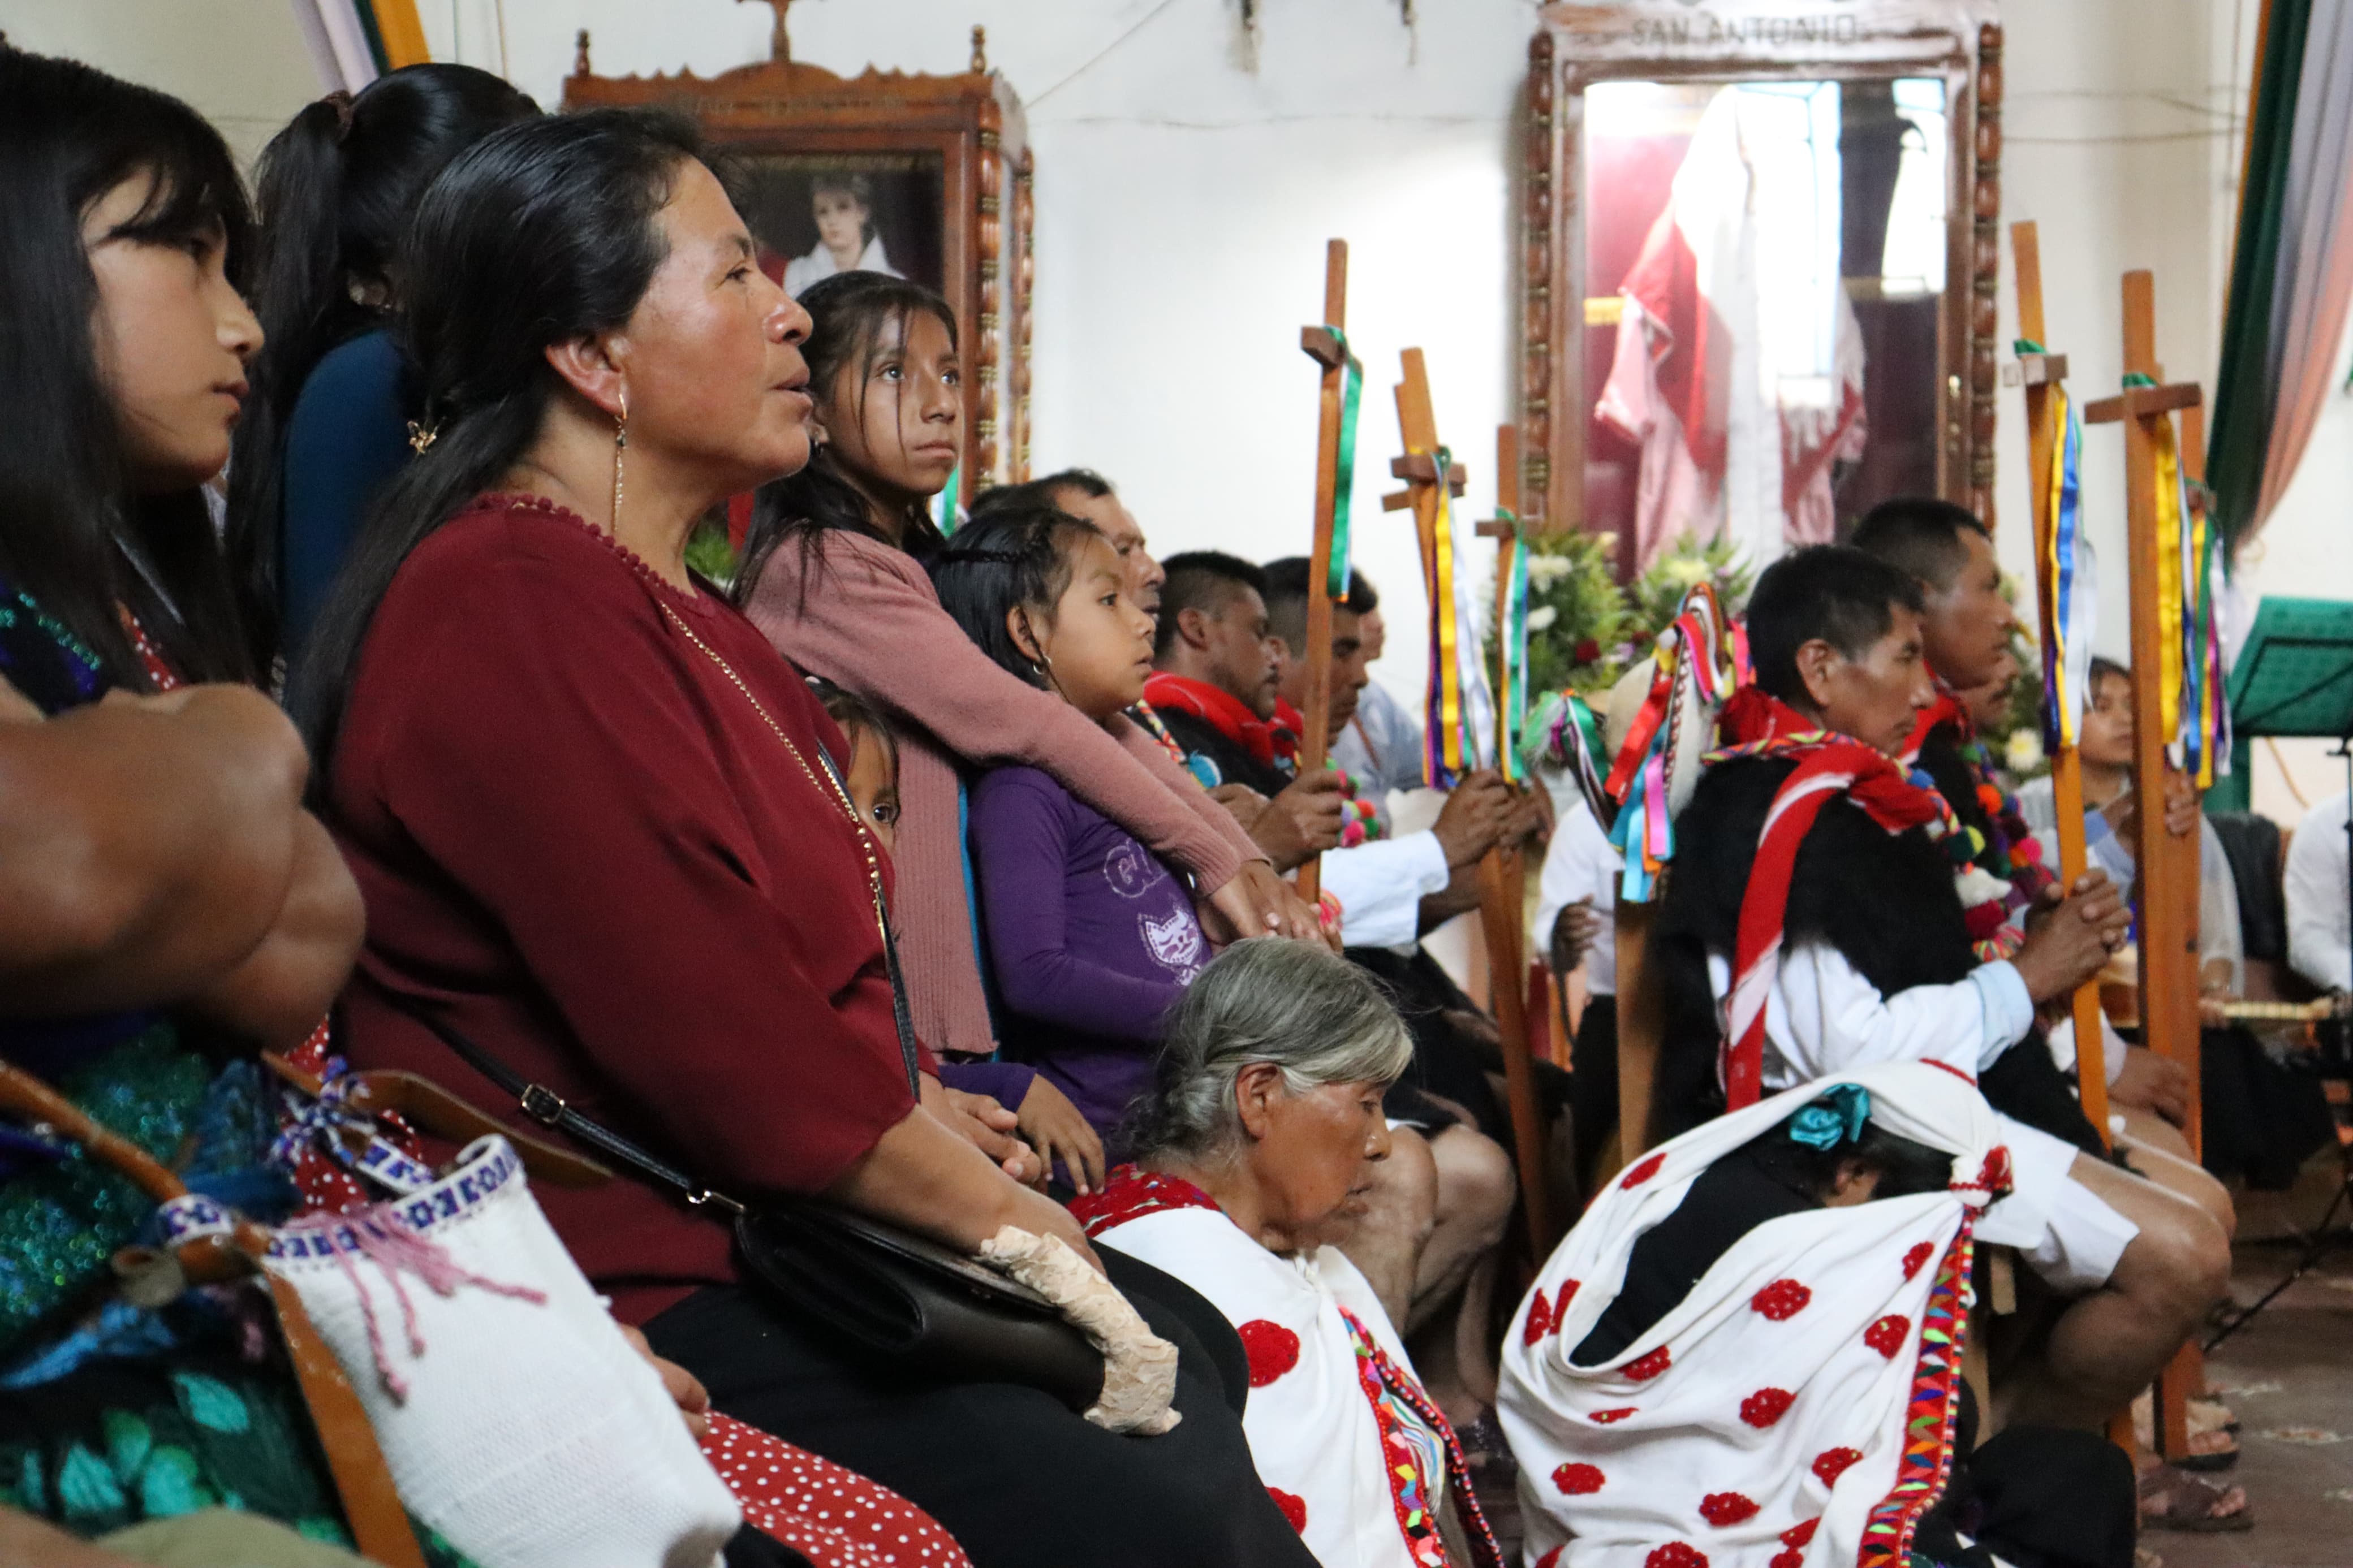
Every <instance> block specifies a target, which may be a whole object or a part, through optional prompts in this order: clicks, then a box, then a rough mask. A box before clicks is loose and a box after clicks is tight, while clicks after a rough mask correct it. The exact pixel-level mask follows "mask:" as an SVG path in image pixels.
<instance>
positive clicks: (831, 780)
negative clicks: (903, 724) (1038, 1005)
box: [655, 599, 891, 944]
mask: <svg viewBox="0 0 2353 1568" xmlns="http://www.w3.org/2000/svg"><path fill="white" fill-rule="evenodd" d="M655 603H656V604H658V605H661V613H662V618H663V619H665V620H667V621H668V622H670V625H671V626H676V627H677V628H678V629H679V631H680V632H681V633H682V634H684V636H685V637H686V640H687V641H689V642H691V643H692V644H693V645H694V646H695V647H698V648H701V649H702V652H703V654H704V656H705V657H707V658H709V659H710V660H711V662H712V663H713V664H715V665H717V666H718V667H719V672H720V673H721V674H722V675H724V676H725V677H726V678H727V680H728V684H730V685H732V686H733V687H734V688H735V689H736V690H738V691H740V692H742V693H743V694H744V701H746V702H749V703H750V704H751V705H752V711H753V712H754V713H757V714H758V715H759V716H760V719H761V721H762V722H763V723H765V724H766V725H767V726H768V729H769V731H770V732H771V733H773V734H774V735H775V736H776V739H777V740H779V741H782V742H784V743H785V750H786V751H787V752H791V753H792V754H793V761H794V762H796V763H799V764H800V769H801V774H802V776H803V777H805V778H807V780H808V782H809V785H810V787H811V788H813V789H815V790H816V791H817V792H818V794H819V795H824V796H825V797H826V798H827V799H828V801H831V802H832V803H833V804H834V805H836V806H838V807H839V809H840V811H841V815H842V816H844V817H846V818H848V819H849V826H851V827H853V828H855V829H856V830H857V832H858V846H859V847H860V849H861V850H863V851H864V852H865V855H866V880H867V884H868V886H870V887H871V889H873V892H874V923H875V926H876V928H877V929H878V930H879V931H881V933H882V940H883V942H885V943H886V944H887V943H888V942H890V940H891V932H890V927H889V917H888V915H887V914H886V913H885V912H884V910H883V904H882V866H881V861H880V860H879V859H878V858H876V855H875V849H876V845H875V842H874V836H873V834H872V833H871V832H869V831H868V830H867V826H866V824H865V822H864V821H863V820H861V819H860V816H859V815H858V807H857V805H855V804H854V803H852V802H851V800H850V798H849V791H848V790H846V789H844V788H842V786H841V781H840V780H839V779H838V778H836V777H835V776H834V773H833V770H832V769H831V768H827V769H825V770H823V771H824V780H823V782H822V783H820V782H819V780H818V769H816V768H812V767H810V766H809V764H808V758H807V756H805V755H804V754H803V753H802V752H801V749H800V747H799V746H797V745H796V744H794V743H793V738H792V737H791V736H790V735H787V734H786V733H785V727H784V726H783V725H782V724H779V723H777V722H776V716H775V715H774V714H772V713H770V712H769V711H768V709H767V705H766V704H765V703H764V702H762V701H761V700H760V699H759V698H758V697H757V696H755V695H754V693H753V691H752V689H751V688H750V687H749V686H746V685H745V684H744V678H743V677H742V676H740V675H738V674H736V673H735V667H734V666H733V665H732V664H730V663H728V662H727V659H726V658H725V656H724V655H723V654H721V653H720V651H719V650H718V649H717V648H715V647H712V646H711V645H710V644H709V643H707V642H704V641H703V640H702V638H701V637H697V636H696V635H695V631H694V628H693V627H692V626H688V625H687V624H686V621H685V619H684V618H683V617H681V616H680V615H679V613H678V612H677V611H675V610H673V609H671V608H670V606H669V605H662V604H661V602H660V601H659V599H657V600H656V601H655Z"/></svg>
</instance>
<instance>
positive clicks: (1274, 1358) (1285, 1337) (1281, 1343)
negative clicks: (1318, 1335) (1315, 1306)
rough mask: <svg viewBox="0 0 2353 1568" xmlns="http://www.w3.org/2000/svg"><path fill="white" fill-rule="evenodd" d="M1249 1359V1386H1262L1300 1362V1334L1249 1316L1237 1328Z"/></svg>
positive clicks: (1269, 1320) (1243, 1348) (1268, 1320)
mask: <svg viewBox="0 0 2353 1568" xmlns="http://www.w3.org/2000/svg"><path fill="white" fill-rule="evenodd" d="M1238 1332H1239V1333H1240V1335H1241V1341H1242V1353H1243V1354H1244V1355H1246V1356H1248V1357H1249V1358H1250V1386H1251V1387H1252V1388H1264V1387H1265V1386H1266V1385H1267V1384H1271V1383H1272V1382H1274V1381H1275V1380H1276V1379H1277V1378H1280V1377H1281V1376H1282V1374H1283V1373H1286V1372H1289V1371H1290V1370H1291V1369H1292V1368H1293V1367H1295V1366H1297V1365H1298V1364H1299V1336H1298V1335H1297V1334H1294V1333H1293V1332H1292V1331H1290V1330H1289V1329H1286V1328H1284V1327H1283V1326H1282V1324H1281V1323H1278V1322H1275V1321H1271V1319H1267V1318H1252V1319H1251V1320H1250V1321H1249V1322H1247V1323H1244V1324H1243V1325H1242V1326H1241V1328H1240V1330H1238Z"/></svg>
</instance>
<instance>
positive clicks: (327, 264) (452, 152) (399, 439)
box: [227, 65, 539, 669]
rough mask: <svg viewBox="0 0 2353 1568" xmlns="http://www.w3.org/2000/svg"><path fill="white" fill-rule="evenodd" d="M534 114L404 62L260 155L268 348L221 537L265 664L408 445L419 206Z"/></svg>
mask: <svg viewBox="0 0 2353 1568" xmlns="http://www.w3.org/2000/svg"><path fill="white" fill-rule="evenodd" d="M538 112H539V106H538V105H537V104H535V103H533V101H532V100H531V99H530V98H529V97H528V96H526V95H525V94H524V93H522V91H520V90H519V89H515V88H513V87H510V86H509V85H508V84H507V83H506V82H505V81H503V80H501V79H499V78H498V77H495V76H492V75H491V73H490V72H488V71H484V70H477V69H475V68H473V67H471V66H459V65H417V66H405V67H403V68H400V69H399V70H396V71H392V72H389V73H388V74H386V75H384V76H381V77H378V78H377V79H375V81H373V82H371V83H369V84H368V85H367V87H365V88H364V89H362V90H361V91H360V92H359V93H357V94H356V95H354V94H352V93H348V92H333V93H330V94H328V95H327V96H326V97H325V98H322V99H321V100H318V101H317V102H316V103H313V104H311V105H309V106H308V107H306V108H305V109H303V110H302V111H301V113H299V114H297V115H296V116H295V117H294V118H293V120H292V121H290V123H289V124H288V125H287V127H286V129H285V130H283V131H281V132H279V133H278V134H277V135H276V136H275V137H273V138H271V140H270V142H269V146H268V147H266V148H264V149H263V150H262V154H261V162H260V164H259V168H258V171H257V174H258V184H259V205H260V209H261V220H262V222H261V232H260V242H259V246H258V247H257V248H256V254H255V260H254V266H253V268H252V280H251V296H252V300H253V305H254V310H256V311H257V312H258V313H259V316H260V318H261V325H262V327H263V329H264V331H266V332H267V333H268V342H267V343H266V344H265V345H264V347H263V348H262V350H261V352H260V353H258V354H256V355H255V356H254V359H253V363H252V365H251V367H250V369H251V376H252V381H253V397H252V399H251V403H250V406H249V408H248V411H247V415H246V417H245V418H244V419H243V420H242V421H241V422H240V423H239V424H238V426H237V443H236V462H235V464H234V466H233V467H232V468H230V470H229V527H228V535H227V537H228V547H229V552H230V555H231V558H232V559H233V561H234V562H235V563H236V570H237V588H238V591H239V593H240V595H242V598H243V603H244V611H245V616H246V624H247V626H248V635H249V646H250V648H251V652H252V657H253V659H254V661H255V663H256V664H257V666H259V667H260V668H264V669H267V668H269V663H270V660H271V659H272V658H273V657H274V656H275V655H276V654H277V653H278V651H279V649H280V646H281V644H282V645H283V646H284V647H287V648H289V649H291V648H293V647H299V646H300V645H301V640H302V637H303V635H304V634H305V633H306V632H307V631H308V630H309V629H310V625H311V620H312V618H313V617H315V616H317V614H318V611H319V606H320V605H322V603H323V602H324V601H325V599H326V595H327V589H328V587H329V586H330V585H331V584H332V583H333V581H334V576H335V572H336V570H337V568H338V567H340V566H341V565H342V563H343V554H344V552H346V551H347V550H348V549H349V548H350V544H351V539H352V536H353V533H354V532H356V531H358V528H359V524H360V520H361V518H363V517H364V515H366V511H367V506H368V502H369V501H370V500H373V499H374V497H375V492H376V491H377V490H378V489H382V488H383V486H384V483H385V480H386V479H389V478H390V477H391V476H392V475H393V473H394V472H396V470H397V469H398V468H399V467H400V465H401V464H402V463H403V462H405V461H406V459H407V458H408V457H409V455H410V452H409V446H408V440H409V437H408V430H407V424H408V421H409V420H411V419H413V418H415V417H416V416H417V409H416V407H415V405H414V398H413V394H412V392H411V390H410V388H409V386H408V384H407V382H408V377H407V374H406V370H405V368H404V365H403V362H402V359H401V355H400V351H399V348H398V346H397V343H396V334H395V333H394V331H392V328H393V326H394V324H395V320H396V312H397V310H398V309H399V303H400V287H399V279H398V278H397V276H396V273H397V268H396V267H395V266H394V264H393V257H394V254H395V252H396V250H397V249H398V248H399V245H400V239H401V237H402V235H403V234H404V233H406V230H407V227H408V220H409V218H410V217H411V216H413V215H414V214H415V213H416V211H417V200H418V198H420V197H421V196H423V195H424V194H425V187H426V186H427V185H429V184H432V183H433V177H434V176H435V175H437V174H439V173H440V172H441V171H442V169H443V168H444V167H445V166H447V165H448V162H449V160H450V159H452V158H454V157H456V156H457V155H458V154H459V153H462V152H464V151H465V150H466V149H467V148H469V147H470V146H472V145H473V144H474V143H475V142H479V141H480V140H481V139H482V138H483V137H485V136H487V135H489V134H490V133H491V132H493V131H496V130H498V129H499V128H500V127H501V126H502V125H511V124H512V123H514V122H515V121H518V120H524V119H529V118H531V117H532V116H533V115H536V114H537V113H538Z"/></svg>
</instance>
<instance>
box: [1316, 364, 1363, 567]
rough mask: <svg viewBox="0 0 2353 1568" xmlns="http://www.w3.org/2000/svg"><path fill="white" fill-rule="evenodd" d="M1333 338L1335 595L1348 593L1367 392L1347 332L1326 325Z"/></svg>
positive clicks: (1333, 538)
mask: <svg viewBox="0 0 2353 1568" xmlns="http://www.w3.org/2000/svg"><path fill="white" fill-rule="evenodd" d="M1324 331H1327V332H1329V333H1331V334H1332V341H1333V342H1336V343H1338V344H1339V345H1340V360H1341V372H1340V459H1339V468H1338V469H1337V471H1336V472H1335V473H1334V474H1333V476H1332V563H1331V569H1330V571H1329V572H1328V573H1327V574H1325V577H1324V595H1326V596H1327V597H1329V598H1332V599H1335V600H1338V599H1345V598H1346V597H1347V596H1348V572H1349V565H1350V551H1349V548H1348V505H1349V502H1350V500H1353V499H1354V497H1355V495H1356V405H1357V404H1358V403H1360V402H1361V401H1362V400H1363V397H1364V392H1365V367H1364V366H1363V365H1361V364H1359V363H1356V355H1355V354H1352V353H1349V352H1348V334H1347V333H1345V332H1344V331H1341V330H1340V329H1339V328H1337V327H1326V328H1324Z"/></svg>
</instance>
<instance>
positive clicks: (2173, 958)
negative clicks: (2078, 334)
mask: <svg viewBox="0 0 2353 1568" xmlns="http://www.w3.org/2000/svg"><path fill="white" fill-rule="evenodd" d="M2124 339H2125V375H2126V382H2127V384H2126V388H2125V390H2124V391H2123V392H2121V393H2119V394H2118V395H2116V396H2114V397H2105V398H2102V399H2100V400H2099V401H2098V402H2096V403H2094V404H2092V405H2090V406H2088V407H2087V408H2085V409H2084V423H2086V424H2088V425H2113V424H2118V423H2121V424H2122V425H2123V426H2124V427H2125V487H2126V492H2125V493H2126V528H2127V541H2128V544H2129V550H2128V554H2129V557H2130V563H2131V599H2132V661H2133V788H2134V789H2135V790H2136V791H2137V792H2138V794H2139V797H2140V798H2139V811H2138V813H2137V816H2138V817H2139V823H2140V826H2139V833H2138V835H2137V839H2136V842H2135V844H2134V857H2135V863H2136V868H2137V870H2136V874H2137V881H2138V887H2137V893H2138V899H2137V902H2138V904H2139V921H2138V930H2139V941H2140V1027H2141V1042H2142V1044H2144V1045H2146V1046H2147V1047H2149V1048H2150V1049H2151V1050H2154V1051H2156V1052H2158V1054H2159V1055H2161V1056H2165V1057H2168V1058H2171V1059H2172V1060H2173V1061H2174V1062H2176V1063H2178V1064H2179V1066H2180V1067H2181V1068H2183V1069H2184V1070H2185V1071H2186V1072H2187V1073H2188V1074H2189V1117H2188V1120H2187V1121H2186V1122H2185V1123H2184V1125H2183V1127H2182V1132H2183V1135H2184V1136H2185V1137H2187V1138H2188V1139H2189V1147H2190V1152H2191V1155H2192V1157H2193V1158H2195V1157H2196V1156H2197V1154H2198V1152H2199V1149H2200V1143H2201V1142H2202V1141H2203V1138H2202V1131H2201V1129H2200V1125H2199V1095H2200V1087H2199V1065H2200V1064H2199V1018H2198V988H2199V974H2198V895H2199V880H2200V868H2199V842H2198V837H2197V835H2196V834H2194V833H2192V834H2188V835H2184V836H2182V837H2175V836H2174V835H2172V834H2171V833H2168V832H2167V831H2166V826H2165V793H2166V791H2165V785H2166V784H2167V782H2168V778H2169V776H2170V775H2171V773H2173V772H2174V771H2175V770H2174V769H2173V768H2172V767H2171V765H2170V763H2169V762H2168V758H2167V756H2166V746H2167V744H2168V742H2170V741H2171V740H2172V739H2173V735H2172V733H2171V732H2170V731H2169V729H2168V726H2167V725H2166V724H2165V722H2164V719H2165V712H2164V709H2165V702H2166V686H2167V681H2168V678H2167V665H2168V653H2167V646H2168V641H2172V642H2174V643H2175V644H2177V650H2176V653H2175V655H2174V657H2176V658H2179V651H2178V643H2179V623H2180V617H2181V616H2183V614H2184V613H2185V606H2186V605H2188V604H2189V603H2190V602H2192V601H2193V599H2194V595H2196V594H2197V592H2198V584H2195V583H2193V582H2189V581H2186V580H2184V578H2183V574H2182V572H2181V570H2180V565H2179V563H2180V561H2181V559H2182V557H2181V552H2180V548H2179V543H2178V542H2177V541H2175V540H2172V539H2169V538H2168V537H2167V535H2168V526H2167V518H2168V516H2169V515H2171V514H2173V513H2174V512H2176V511H2178V510H2179V505H2178V501H2177V500H2170V499H2168V496H2167V495H2166V494H2165V493H2164V492H2165V490H2166V489H2167V488H2168V487H2173V486H2176V485H2177V480H2176V479H2174V478H2173V477H2172V476H2171V474H2170V473H2161V472H2160V467H2161V466H2162V467H2163V468H2167V469H2170V468H2172V466H2173V464H2174V463H2176V462H2178V463H2179V464H2180V465H2181V477H2182V478H2186V479H2191V480H2193V481H2194V480H2195V479H2196V478H2197V477H2198V475H2199V473H2200V472H2201V471H2202V468H2203V465H2202V461H2201V459H2200V455H2199V453H2198V450H2197V445H2196V444H2194V443H2193V442H2190V441H2184V442H2181V443H2179V444H2177V441H2176V437H2175V432H2174V429H2173V416H2174V414H2175V413H2176V411H2179V412H2181V413H2182V414H2183V415H2184V425H2185V426H2193V427H2199V428H2202V415H2200V413H2199V410H2200V405H2201V403H2202V402H2203V398H2202V396H2201V395H2200V392H2199V389H2198V385H2197V384H2196V383H2194V382H2177V383H2172V384H2168V383H2166V381H2165V378H2164V373H2163V371H2162V370H2161V369H2160V368H2159V367H2158V363H2157V287H2156V282H2155V279H2153V277H2152V276H2151V275H2150V274H2149V273H2147V272H2146V271H2139V272H2127V273H2126V274H2125V279H2124ZM2195 433H2197V431H2196V430H2193V429H2185V431H2184V432H2183V435H2184V436H2185V437H2188V436H2191V435H2193V434H2195ZM2177 454H2179V455H2178V456H2177ZM2175 494H2176V495H2177V496H2178V495H2179V489H2176V490H2175ZM2189 525H2190V519H2189V516H2188V515H2187V514H2186V513H2184V514H2182V515H2179V516H2174V517H2173V518H2172V522H2171V527H2172V528H2173V529H2175V530H2179V529H2186V528H2188V527H2189ZM2168 559H2169V560H2170V561H2171V563H2173V564H2172V568H2171V570H2168ZM2168 610H2169V611H2170V615H2169V616H2168ZM2089 1107H2090V1100H2089V1097H2088V1096H2087V1097H2086V1100H2085V1108H2086V1109H2087V1110H2088V1109H2089ZM2102 1131H2104V1132H2105V1128H2103V1129H2102ZM2204 1375H2205V1373H2204V1357H2203V1356H2202V1355H2200V1352H2199V1350H2198V1345H2197V1342H2196V1341H2195V1340H2192V1341H2191V1342H2189V1343H2188V1344H2185V1345H2183V1346H2182V1348H2181V1350H2180V1352H2179V1353H2177V1354H2176V1355H2175V1356H2174V1358H2173V1361H2172V1362H2171V1363H2169V1364H2168V1366H2167V1367H2166V1369H2165V1374H2164V1377H2163V1379H2162V1381H2161V1382H2160V1383H2159V1384H2158V1400H2157V1405H2158V1447H2159V1449H2160V1450H2161V1451H2162V1452H2163V1453H2164V1454H2165V1456H2166V1457H2167V1458H2181V1457H2183V1456H2186V1455H2187V1454H2188V1453H2189V1429H2188V1422H2187V1417H2186V1405H2187V1404H2188V1400H2189V1396H2190V1395H2191V1394H2196V1393H2198V1392H2200V1389H2201V1387H2202V1384H2203V1383H2204Z"/></svg>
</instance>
